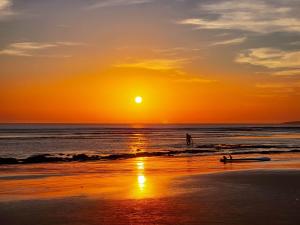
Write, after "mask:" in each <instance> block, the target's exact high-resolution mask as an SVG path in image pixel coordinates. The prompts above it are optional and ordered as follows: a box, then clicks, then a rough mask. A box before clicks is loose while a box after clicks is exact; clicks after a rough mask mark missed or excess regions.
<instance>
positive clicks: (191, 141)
mask: <svg viewBox="0 0 300 225" xmlns="http://www.w3.org/2000/svg"><path fill="white" fill-rule="evenodd" d="M185 139H186V145H188V146H189V145H191V144H193V139H192V136H191V135H190V134H188V133H186V135H185Z"/></svg>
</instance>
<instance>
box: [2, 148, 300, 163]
mask: <svg viewBox="0 0 300 225" xmlns="http://www.w3.org/2000/svg"><path fill="white" fill-rule="evenodd" d="M202 147H203V146H202ZM299 152H300V149H290V150H249V151H243V152H231V154H232V155H240V154H282V153H299ZM187 154H188V155H199V154H204V155H221V154H225V152H224V151H219V150H216V149H215V150H213V149H210V150H204V149H187V150H181V151H157V152H137V153H123V154H110V155H105V156H103V155H88V154H84V153H82V154H64V153H59V154H56V155H54V154H39V155H32V156H30V157H27V158H23V159H18V158H1V157H0V165H1V164H2V165H4V164H32V163H57V162H76V161H80V162H88V161H97V160H120V159H130V158H138V157H155V156H156V157H159V156H167V157H171V156H176V155H177V156H180V155H187Z"/></svg>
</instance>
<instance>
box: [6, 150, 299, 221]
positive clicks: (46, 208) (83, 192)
mask: <svg viewBox="0 0 300 225" xmlns="http://www.w3.org/2000/svg"><path fill="white" fill-rule="evenodd" d="M276 157H277V158H276ZM288 157H289V156H274V157H272V158H273V159H274V160H273V161H271V162H264V163H244V164H231V165H228V164H226V165H224V164H221V163H219V162H218V161H217V158H216V157H207V158H203V157H192V158H189V157H178V158H164V159H161V158H160V159H158V158H151V159H145V158H141V159H132V160H124V161H119V162H104V163H103V162H102V163H73V164H63V163H62V164H56V165H53V164H41V165H26V166H22V167H20V166H6V167H2V168H1V177H0V185H1V189H0V221H1V224H3V225H23V224H24V225H27V224H28V225H29V224H30V225H31V224H39V225H48V224H49V225H50V224H51V225H52V224H58V225H67V224H68V225H69V224H70V225H71V224H72V225H82V224H86V225H89V224H91V225H94V224H107V225H114V224H137V225H140V224H228V225H234V224H243V225H248V224H249V225H256V224H261V225H265V224H272V225H277V224H282V225H283V224H299V222H300V214H299V212H300V169H299V167H300V163H299V160H298V159H297V157H298V156H296V155H294V157H293V160H288ZM204 159H205V160H204Z"/></svg>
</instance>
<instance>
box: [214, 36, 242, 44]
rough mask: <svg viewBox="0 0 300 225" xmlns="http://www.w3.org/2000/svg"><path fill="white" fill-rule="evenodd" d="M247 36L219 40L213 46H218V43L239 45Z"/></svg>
mask: <svg viewBox="0 0 300 225" xmlns="http://www.w3.org/2000/svg"><path fill="white" fill-rule="evenodd" d="M246 39H247V38H246V37H240V38H233V39H228V40H224V41H217V42H214V43H212V44H211V45H212V46H218V45H237V44H241V43H243V42H244V41H245V40H246Z"/></svg>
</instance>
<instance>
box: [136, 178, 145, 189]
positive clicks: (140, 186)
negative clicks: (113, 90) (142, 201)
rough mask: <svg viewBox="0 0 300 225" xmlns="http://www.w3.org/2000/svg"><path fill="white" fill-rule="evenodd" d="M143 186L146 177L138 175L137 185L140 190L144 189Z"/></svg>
mask: <svg viewBox="0 0 300 225" xmlns="http://www.w3.org/2000/svg"><path fill="white" fill-rule="evenodd" d="M145 184H146V177H145V176H144V175H138V185H139V188H140V189H141V190H142V189H144V188H145Z"/></svg>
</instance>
